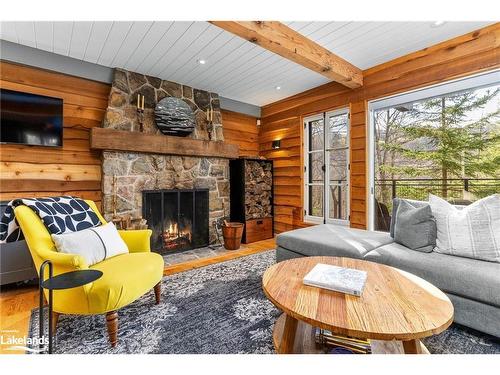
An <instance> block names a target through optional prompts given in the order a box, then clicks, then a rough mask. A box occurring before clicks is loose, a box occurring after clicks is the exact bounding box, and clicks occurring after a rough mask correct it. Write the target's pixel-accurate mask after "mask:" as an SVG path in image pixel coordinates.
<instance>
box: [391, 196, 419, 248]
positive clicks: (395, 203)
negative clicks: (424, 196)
mask: <svg viewBox="0 0 500 375" xmlns="http://www.w3.org/2000/svg"><path fill="white" fill-rule="evenodd" d="M401 201H406V202H407V203H410V204H411V205H412V206H413V207H417V208H419V207H425V206H428V205H429V203H428V202H424V201H416V200H413V199H402V198H394V199H393V200H392V215H391V227H390V230H389V231H390V234H391V237H392V238H394V228H395V226H396V219H397V215H396V213H397V212H398V207H399V203H400V202H401Z"/></svg>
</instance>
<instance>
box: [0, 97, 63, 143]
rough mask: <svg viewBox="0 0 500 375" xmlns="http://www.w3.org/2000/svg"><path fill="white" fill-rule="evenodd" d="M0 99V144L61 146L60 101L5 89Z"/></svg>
mask: <svg viewBox="0 0 500 375" xmlns="http://www.w3.org/2000/svg"><path fill="white" fill-rule="evenodd" d="M0 97H1V103H0V120H1V128H0V142H2V143H17V144H23V145H35V146H53V147H61V146H62V143H63V140H62V132H63V101H62V99H58V98H51V97H49V96H42V95H35V94H28V93H24V92H18V91H12V90H5V89H0Z"/></svg>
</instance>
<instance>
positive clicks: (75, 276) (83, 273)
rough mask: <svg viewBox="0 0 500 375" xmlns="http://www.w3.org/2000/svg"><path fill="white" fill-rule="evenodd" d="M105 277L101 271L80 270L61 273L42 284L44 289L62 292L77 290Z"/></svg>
mask: <svg viewBox="0 0 500 375" xmlns="http://www.w3.org/2000/svg"><path fill="white" fill-rule="evenodd" d="M102 275H103V273H102V271H99V270H79V271H71V272H66V273H61V274H59V275H57V276H53V277H51V278H49V279H46V280H44V281H43V282H42V287H43V288H44V289H49V290H50V289H52V290H60V289H70V288H76V287H79V286H82V285H86V284H89V283H91V282H93V281H96V280H97V279H99V278H100V277H101V276H102Z"/></svg>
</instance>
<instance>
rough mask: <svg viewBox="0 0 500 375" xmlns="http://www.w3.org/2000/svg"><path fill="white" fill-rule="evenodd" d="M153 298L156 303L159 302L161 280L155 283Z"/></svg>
mask: <svg viewBox="0 0 500 375" xmlns="http://www.w3.org/2000/svg"><path fill="white" fill-rule="evenodd" d="M154 289H155V299H156V304H157V305H158V304H160V301H161V281H160V282H159V283H158V284H156V285H155V288H154Z"/></svg>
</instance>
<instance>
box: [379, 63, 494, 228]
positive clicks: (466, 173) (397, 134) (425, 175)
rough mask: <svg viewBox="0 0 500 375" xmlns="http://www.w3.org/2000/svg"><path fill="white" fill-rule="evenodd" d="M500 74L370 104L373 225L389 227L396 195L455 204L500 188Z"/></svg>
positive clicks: (490, 74)
mask: <svg viewBox="0 0 500 375" xmlns="http://www.w3.org/2000/svg"><path fill="white" fill-rule="evenodd" d="M499 82H500V73H499V72H498V71H496V72H493V73H487V74H482V75H478V76H474V77H469V78H466V79H461V80H457V81H453V82H451V83H446V84H442V85H437V86H434V87H430V88H426V89H423V90H417V91H415V92H411V93H407V94H403V95H399V96H395V97H392V98H388V99H382V100H379V101H376V102H372V103H370V116H371V129H370V132H371V134H370V138H371V139H370V144H371V150H370V154H371V155H372V160H371V178H370V180H371V189H370V192H371V195H372V199H371V202H370V216H371V223H370V224H371V228H372V229H376V230H384V231H387V230H388V229H389V225H390V220H391V213H392V199H393V198H396V197H399V198H409V199H417V200H427V199H428V195H429V193H431V194H434V195H438V196H441V197H443V198H445V199H447V200H448V201H450V202H452V203H455V204H465V205H466V204H470V203H471V202H473V201H475V200H477V199H480V198H482V197H485V196H488V195H490V194H493V193H495V192H500V85H499Z"/></svg>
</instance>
